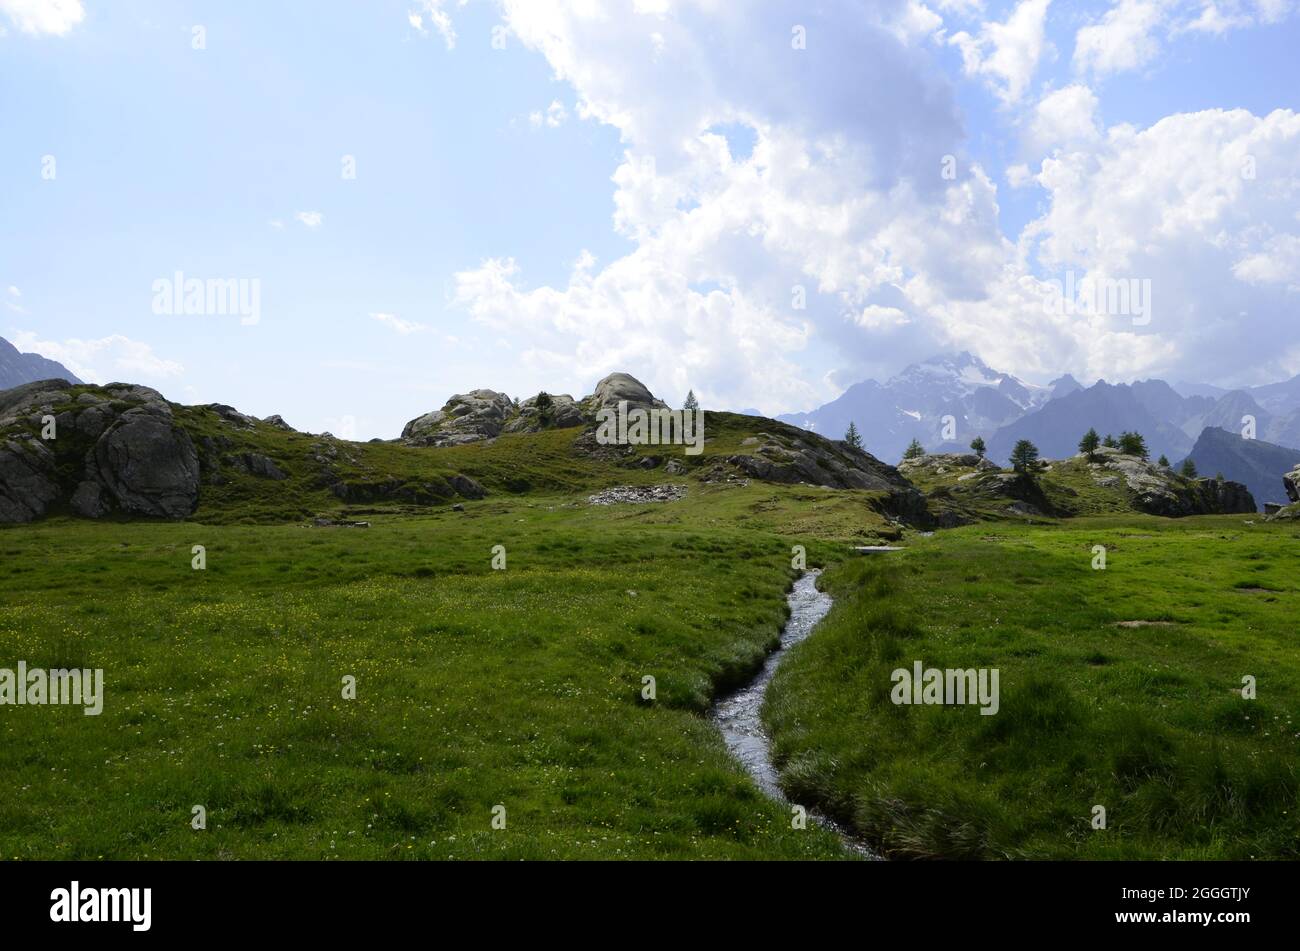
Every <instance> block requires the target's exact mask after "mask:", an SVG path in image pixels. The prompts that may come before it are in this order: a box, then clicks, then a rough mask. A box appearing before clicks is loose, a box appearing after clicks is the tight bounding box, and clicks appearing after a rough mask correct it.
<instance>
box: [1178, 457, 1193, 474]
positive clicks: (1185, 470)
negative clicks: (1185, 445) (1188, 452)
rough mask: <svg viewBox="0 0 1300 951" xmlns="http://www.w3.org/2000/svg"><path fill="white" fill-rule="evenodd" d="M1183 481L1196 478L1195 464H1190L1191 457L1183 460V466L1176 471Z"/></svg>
mask: <svg viewBox="0 0 1300 951" xmlns="http://www.w3.org/2000/svg"><path fill="white" fill-rule="evenodd" d="M1178 471H1179V472H1180V473H1181V474H1182V476H1183V478H1184V479H1195V478H1196V463H1194V462H1192V460H1191V457H1190V456H1189V457H1188V458H1186V459H1184V460H1183V466H1182V468H1181V469H1179V470H1178Z"/></svg>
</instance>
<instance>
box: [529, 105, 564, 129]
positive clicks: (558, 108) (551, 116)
mask: <svg viewBox="0 0 1300 951" xmlns="http://www.w3.org/2000/svg"><path fill="white" fill-rule="evenodd" d="M568 118H569V111H568V110H567V109H565V108H564V103H562V102H560V100H558V99H553V100H551V104H550V105H549V106H547V107H546V111H545V112H542V111H541V110H537V111H535V112H531V113H529V114H528V122H529V124H530V125H531V126H532V127H533V128H534V129H540V128H541V127H542V126H543V125H545V126H547V127H548V128H551V129H556V128H559V127H560V126H562V125H563V124H564V123H565V121H566V120H567V119H568Z"/></svg>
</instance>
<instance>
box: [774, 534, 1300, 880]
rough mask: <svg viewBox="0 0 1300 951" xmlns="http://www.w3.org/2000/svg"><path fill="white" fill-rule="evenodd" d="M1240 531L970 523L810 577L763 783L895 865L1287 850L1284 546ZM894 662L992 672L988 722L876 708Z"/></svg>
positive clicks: (885, 697) (1298, 824) (1298, 687)
mask: <svg viewBox="0 0 1300 951" xmlns="http://www.w3.org/2000/svg"><path fill="white" fill-rule="evenodd" d="M1249 521H1251V520H1250V519H1248V518H1246V517H1243V516H1222V517H1213V518H1195V519H1187V520H1178V521H1170V520H1162V519H1158V518H1153V517H1145V516H1127V517H1117V518H1096V519H1082V520H1076V521H1072V522H1069V523H1064V524H1060V525H1054V526H1027V525H1019V524H1005V523H1004V524H999V525H987V524H985V525H976V526H969V527H967V528H963V529H959V530H956V531H952V532H947V533H940V534H939V535H937V536H935V537H934V538H932V539H925V540H918V541H917V542H916V543H915V544H914V545H913V547H912V548H911V549H910V550H909V551H907V552H905V553H903V554H901V555H895V556H889V557H888V558H874V559H862V560H858V561H853V562H846V563H844V564H842V565H841V566H839V567H838V568H836V569H834V570H832V571H831V572H828V574H827V575H826V576H824V584H826V585H827V586H828V588H829V590H831V591H832V592H833V593H834V594H835V595H836V597H837V598H838V603H837V605H836V607H835V609H834V610H833V612H832V614H831V615H830V616H829V617H828V619H827V620H826V622H824V625H823V627H822V628H821V629H820V630H819V631H818V633H817V634H816V636H814V637H812V638H810V639H809V640H808V641H806V642H804V643H803V644H801V645H800V646H799V647H798V648H796V650H795V651H794V652H793V653H792V655H791V657H789V658H788V659H787V661H786V662H785V663H784V664H783V665H782V667H781V668H780V670H779V672H778V674H777V677H776V679H775V682H774V684H773V687H772V690H771V692H770V693H769V700H768V705H767V708H766V710H765V717H766V719H767V721H768V723H769V726H770V727H771V729H772V730H773V732H774V736H775V748H776V755H777V758H778V762H779V764H780V765H781V768H782V775H783V782H784V783H785V785H786V788H787V789H788V791H789V792H790V794H791V796H792V797H793V798H794V799H795V801H798V802H807V803H817V804H820V805H822V806H823V807H824V808H826V809H828V810H829V811H831V812H833V813H835V814H836V815H838V816H840V817H842V818H843V819H845V820H846V821H847V822H849V823H851V824H852V825H853V826H855V827H856V828H857V829H858V830H859V831H860V832H861V833H862V834H863V835H865V836H866V837H867V838H869V839H871V840H873V841H874V842H876V843H877V844H878V845H879V846H880V847H881V848H882V849H883V850H884V851H885V852H886V853H888V854H890V855H893V856H896V857H920V858H924V857H954V858H1008V857H1017V858H1019V857H1053V858H1059V857H1071V858H1183V859H1190V858H1210V859H1227V858H1234V859H1240V858H1296V857H1298V856H1300V845H1298V843H1300V798H1298V792H1297V790H1298V788H1300V775H1298V770H1300V724H1297V722H1296V718H1297V714H1298V711H1297V706H1298V704H1300V652H1297V649H1296V648H1297V637H1298V635H1297V632H1296V628H1295V618H1296V610H1297V605H1298V604H1300V588H1298V586H1297V581H1296V579H1295V573H1294V567H1295V563H1296V562H1295V552H1296V550H1297V531H1296V528H1295V527H1294V525H1292V526H1290V527H1288V526H1286V525H1266V524H1264V523H1262V522H1257V523H1256V524H1253V525H1252V524H1248V522H1249ZM1094 545H1104V546H1106V547H1107V549H1108V566H1107V568H1106V570H1104V571H1096V570H1093V568H1092V559H1093V552H1092V549H1093V546H1094ZM1134 620H1142V621H1156V622H1164V623H1160V624H1156V625H1152V626H1144V627H1120V626H1117V623H1118V622H1122V621H1134ZM916 660H920V661H922V662H923V663H924V665H925V666H926V667H938V668H971V667H974V668H980V667H993V668H997V669H999V671H1000V679H1001V682H1000V692H1001V710H1000V712H999V713H998V714H996V715H994V716H981V715H980V713H979V711H978V708H976V707H973V706H966V707H956V706H901V705H895V704H893V703H892V702H891V699H890V689H891V687H892V682H891V680H890V673H891V671H892V670H893V669H895V668H897V667H907V668H910V667H911V666H912V664H913V662H914V661H916ZM1245 675H1252V676H1254V677H1256V678H1257V681H1258V698H1257V699H1255V700H1246V699H1243V698H1242V696H1241V693H1240V691H1241V687H1242V677H1243V676H1245ZM1094 805H1102V806H1104V807H1105V808H1106V810H1107V828H1106V829H1105V830H1094V829H1093V828H1092V826H1091V818H1092V808H1093V806H1094Z"/></svg>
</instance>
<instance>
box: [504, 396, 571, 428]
mask: <svg viewBox="0 0 1300 951" xmlns="http://www.w3.org/2000/svg"><path fill="white" fill-rule="evenodd" d="M548 395H549V394H548ZM584 422H586V417H585V416H583V414H582V409H581V407H579V406H578V404H577V403H576V402H575V401H574V399H573V397H572V396H569V395H568V394H567V393H566V394H561V395H560V396H552V397H551V405H550V406H547V407H542V408H539V407H538V405H537V397H536V396H531V397H529V398H528V399H526V400H524V401H523V402H521V403H520V404H519V411H518V412H517V413H516V414H515V417H514V418H513V419H512V420H510V422H508V423H506V427H505V432H508V433H537V432H541V431H542V430H543V429H571V428H573V427H574V426H581V425H582V424H583V423H584Z"/></svg>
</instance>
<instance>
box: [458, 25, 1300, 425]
mask: <svg viewBox="0 0 1300 951" xmlns="http://www.w3.org/2000/svg"><path fill="white" fill-rule="evenodd" d="M909 2H910V0H884V2H881V3H878V4H873V5H869V6H863V5H859V4H849V3H846V4H844V5H838V4H831V3H827V4H825V5H824V9H823V8H822V7H817V8H812V9H810V8H809V7H808V6H807V5H806V4H801V3H794V2H790V3H783V2H781V0H774V2H772V3H766V4H760V5H755V6H753V7H749V8H746V9H744V10H740V9H736V8H735V6H734V5H732V4H725V5H724V4H720V3H716V2H713V0H679V2H675V3H671V4H670V3H667V2H664V3H663V4H661V5H660V6H658V7H656V8H655V12H654V13H653V14H650V13H645V12H641V11H640V9H639V8H638V7H637V6H636V5H635V3H634V2H633V0H627V2H625V3H623V4H621V5H618V6H617V7H614V8H611V7H605V6H601V7H597V6H595V5H586V4H580V5H575V4H563V3H560V2H558V0H527V2H524V0H503V10H504V15H505V19H506V21H507V23H508V25H509V26H510V28H511V30H512V32H513V33H514V35H515V36H517V37H518V38H519V40H520V42H521V43H522V44H523V45H524V46H525V47H528V48H531V49H534V50H537V51H538V52H540V53H542V55H544V56H545V57H546V59H547V61H548V62H549V64H550V65H551V68H552V69H553V71H554V72H555V74H556V76H557V77H558V78H559V79H561V80H563V81H566V82H568V83H569V84H570V85H571V86H572V88H573V90H574V93H575V97H576V103H577V105H576V107H575V111H576V112H578V114H581V115H586V116H590V117H592V118H595V119H597V120H598V121H601V122H603V123H606V124H608V125H611V126H613V127H615V128H616V129H617V130H618V132H619V134H620V136H621V139H622V141H623V145H624V156H623V161H622V163H621V164H620V165H619V166H618V168H617V169H615V170H614V174H613V176H612V178H613V183H614V196H613V199H614V200H613V205H614V225H615V229H616V230H617V232H618V233H619V234H621V235H623V236H624V237H626V238H627V239H629V240H630V241H631V242H632V244H633V249H632V250H631V251H630V252H628V253H627V254H625V255H624V256H622V257H621V258H617V259H615V260H612V261H610V262H608V263H602V264H601V265H600V266H599V267H597V265H596V264H595V262H594V261H590V260H585V259H582V260H580V261H579V263H578V264H576V265H575V266H574V268H573V270H572V272H571V273H570V274H569V276H568V278H567V280H564V281H560V282H558V283H557V284H556V285H555V286H537V285H535V284H530V283H529V282H528V281H527V280H526V277H525V276H526V274H527V271H528V262H527V261H518V262H517V261H515V260H513V259H512V258H511V257H510V254H511V253H512V252H513V251H514V250H515V249H514V248H512V247H510V246H509V245H503V246H502V248H501V250H500V253H499V254H498V255H497V256H495V257H494V258H492V259H490V260H486V261H483V262H482V263H481V264H480V266H478V267H476V268H471V269H469V270H466V271H464V272H462V273H460V274H458V275H457V276H456V294H455V302H456V303H457V304H458V305H460V306H461V307H463V308H465V309H466V310H467V311H468V313H469V314H470V316H471V317H472V318H473V319H474V320H475V321H476V322H478V323H480V324H482V325H483V326H485V327H486V328H488V329H489V330H491V331H492V333H493V334H494V335H495V336H496V337H497V338H498V339H502V340H505V341H508V343H507V344H503V346H509V347H511V348H513V349H514V350H515V351H516V352H517V353H518V354H519V360H520V362H521V363H522V365H523V366H524V367H526V368H527V369H530V370H533V371H535V374H534V375H536V376H539V377H542V378H545V379H548V380H553V381H555V383H556V384H557V385H562V386H563V387H566V388H569V389H571V390H574V391H577V390H581V389H582V388H584V387H589V386H590V385H591V383H592V381H593V380H594V379H595V378H597V377H599V376H600V375H602V374H603V373H606V372H609V371H611V370H620V369H623V370H631V371H633V372H636V373H637V374H638V375H640V376H642V377H643V379H644V382H646V383H647V385H649V386H650V387H651V388H652V389H654V390H656V391H660V392H665V393H673V392H685V390H686V388H687V387H688V386H693V387H696V389H697V392H698V391H700V390H707V391H708V392H709V393H710V394H711V397H712V398H713V399H714V400H716V401H718V402H719V403H720V404H728V405H735V406H763V407H770V408H776V407H780V408H782V409H790V408H796V407H807V406H809V405H813V404H815V403H819V402H824V401H825V400H826V399H827V398H829V397H831V396H834V395H836V391H835V387H837V385H838V384H837V383H836V381H837V380H839V381H842V380H844V379H850V378H852V376H858V377H859V378H860V376H861V372H860V371H861V367H862V366H864V365H869V364H870V363H871V362H872V361H875V360H878V359H880V358H879V356H878V354H879V353H880V350H881V348H880V347H879V344H880V342H881V341H882V339H884V338H886V337H887V338H888V342H889V348H888V352H889V355H890V356H889V359H890V361H891V363H892V362H895V361H901V360H905V359H912V358H921V357H925V356H929V355H930V354H932V353H933V352H935V351H936V350H939V349H945V348H965V349H971V350H974V351H976V352H978V353H980V354H981V356H983V357H984V358H985V359H987V360H988V361H989V362H990V363H991V364H992V365H995V366H1005V367H1014V368H1015V369H1016V370H1017V371H1018V372H1021V373H1023V374H1026V375H1028V376H1031V377H1032V376H1034V375H1036V374H1041V375H1043V376H1048V375H1051V376H1055V375H1057V374H1058V373H1060V372H1062V371H1063V370H1070V371H1072V372H1074V373H1076V375H1080V376H1090V377H1092V378H1096V377H1098V376H1106V377H1107V378H1110V379H1115V378H1124V377H1130V376H1134V375H1139V374H1144V373H1152V372H1163V371H1166V370H1170V368H1176V370H1173V371H1171V372H1178V373H1179V375H1181V376H1183V377H1184V378H1193V377H1198V376H1199V377H1202V378H1207V379H1210V378H1222V377H1223V374H1224V372H1225V369H1224V368H1225V367H1227V366H1235V367H1259V368H1260V371H1259V372H1261V373H1262V374H1265V375H1274V376H1276V375H1277V373H1278V372H1279V370H1280V368H1281V363H1280V362H1277V363H1276V365H1274V366H1270V367H1265V366H1263V361H1261V360H1260V354H1259V352H1258V349H1259V347H1258V344H1259V341H1260V340H1262V339H1268V338H1269V337H1270V336H1274V335H1276V334H1277V333H1279V332H1282V328H1285V327H1286V326H1287V325H1286V323H1285V321H1286V320H1287V319H1288V315H1289V314H1290V313H1293V306H1292V305H1293V304H1294V299H1293V298H1292V299H1291V300H1289V301H1288V300H1287V298H1286V296H1285V295H1286V294H1287V293H1288V291H1287V287H1288V286H1289V282H1290V281H1291V276H1290V275H1291V272H1290V271H1289V270H1288V269H1287V265H1286V260H1287V258H1286V257H1285V256H1286V255H1287V254H1288V253H1290V249H1291V247H1292V246H1291V245H1290V244H1288V243H1287V240H1286V239H1285V237H1283V238H1280V239H1279V236H1285V235H1291V234H1294V233H1296V232H1297V231H1300V220H1298V219H1297V217H1296V214H1297V203H1298V196H1300V167H1298V165H1297V163H1300V149H1297V148H1296V143H1297V139H1296V138H1295V135H1296V133H1295V132H1294V131H1293V130H1292V125H1293V124H1294V123H1295V122H1296V121H1297V119H1296V117H1295V116H1294V114H1292V113H1289V112H1278V113H1274V114H1273V115H1271V116H1269V117H1266V118H1263V119H1261V118H1257V117H1254V116H1251V115H1250V114H1249V113H1245V112H1237V113H1198V114H1195V115H1192V116H1173V117H1170V118H1169V119H1166V120H1165V121H1164V122H1162V123H1157V124H1156V125H1155V126H1153V127H1152V128H1150V129H1145V130H1139V129H1134V128H1131V127H1128V126H1116V127H1113V128H1110V129H1106V128H1104V127H1103V125H1102V123H1101V119H1100V117H1099V107H1098V103H1097V97H1096V95H1095V94H1094V93H1093V92H1092V90H1091V89H1089V88H1088V87H1087V86H1085V85H1083V84H1076V85H1071V86H1067V87H1065V88H1063V89H1058V90H1052V91H1050V92H1048V93H1047V94H1046V95H1044V96H1042V98H1041V100H1039V101H1037V102H1036V103H1035V106H1034V108H1033V109H1032V110H1031V111H1030V112H1028V113H1027V114H1026V115H1025V116H1024V117H1023V120H1022V121H1023V131H1024V133H1025V136H1026V140H1027V142H1028V141H1032V142H1033V143H1034V144H1035V145H1036V147H1037V148H1039V149H1041V151H1039V152H1037V153H1036V154H1035V155H1034V156H1033V158H1034V159H1035V161H1034V162H1033V169H1032V171H1031V167H1030V165H1029V164H1019V165H1013V166H1012V167H1011V168H1010V169H1008V171H1007V175H1008V181H1009V182H1010V183H1011V184H1012V185H1013V187H1014V186H1017V185H1025V184H1028V183H1029V182H1030V181H1034V182H1037V183H1038V184H1039V185H1040V186H1041V187H1042V188H1043V189H1044V192H1045V201H1046V204H1045V207H1046V211H1043V212H1042V213H1041V215H1040V217H1039V218H1037V219H1036V220H1034V221H1032V222H1031V223H1030V224H1029V225H1028V226H1027V227H1026V229H1025V231H1024V233H1023V234H1022V235H1021V237H1020V239H1019V241H1017V242H1013V241H1008V240H1007V239H1006V238H1004V237H1003V236H1002V233H1001V229H1000V222H999V207H998V192H997V188H996V186H995V185H994V183H993V181H992V180H991V179H990V178H989V176H988V175H986V174H985V172H984V170H983V169H981V168H979V167H978V166H977V165H972V164H971V163H970V162H969V161H968V160H967V159H965V158H964V157H963V158H960V159H959V162H958V167H959V169H960V171H961V175H960V176H959V178H958V180H956V181H947V180H944V179H942V178H941V176H940V168H941V160H942V157H943V156H944V155H947V154H953V155H960V151H961V150H960V141H961V137H962V130H961V128H960V125H959V122H958V119H957V114H956V110H955V107H954V106H953V104H952V96H951V90H950V88H949V87H948V85H947V84H946V82H944V81H942V80H940V79H937V78H936V77H935V75H934V73H933V64H932V62H931V61H930V60H929V58H927V56H925V55H924V54H923V53H922V52H919V51H918V50H917V48H916V46H914V45H912V44H910V43H909V42H907V41H906V39H905V36H906V35H907V31H906V30H904V29H901V28H900V27H899V24H900V23H902V22H906V20H907V18H908V17H909V16H910V15H911V14H910V12H909ZM1046 9H1047V3H1046V0H1041V2H1040V3H1038V4H1034V3H1028V4H1026V3H1021V4H1020V5H1019V6H1018V7H1017V8H1016V12H1015V13H1013V14H1012V16H1011V17H1010V18H1009V19H1008V20H1007V21H1006V23H1004V24H994V26H997V27H1001V28H1003V29H1002V31H998V30H987V31H986V29H981V31H980V36H981V39H980V40H972V41H970V42H972V43H974V44H975V46H974V52H975V53H976V54H977V62H976V64H975V66H976V75H978V76H980V77H981V78H982V79H984V80H986V81H991V82H995V84H996V86H997V88H999V89H1001V90H1002V91H1003V93H1004V98H1006V99H1007V100H1008V101H1010V100H1011V99H1012V98H1020V99H1023V98H1024V97H1025V96H1026V94H1027V92H1028V91H1029V89H1030V87H1031V85H1032V80H1033V76H1034V70H1035V67H1036V65H1037V62H1038V60H1039V58H1041V56H1042V55H1044V54H1045V52H1046V51H1047V49H1048V47H1047V46H1046V41H1045V40H1043V39H1042V22H1043V16H1044V15H1045V11H1046ZM790 23H800V24H802V25H804V26H806V28H807V37H808V49H807V50H806V51H802V52H800V51H792V50H790V49H789V48H788V47H789V24H790ZM988 26H989V25H988V24H985V28H987V27H988ZM651 33H657V34H659V35H661V36H662V37H663V43H662V44H660V45H659V46H657V47H656V46H655V45H654V44H651V43H648V42H647V41H646V37H647V36H649V35H650V34H651ZM719 35H727V36H729V37H731V39H732V42H729V43H727V44H717V43H714V42H711V41H710V38H711V37H716V36H719ZM917 42H918V43H923V42H925V40H918V41H917ZM1000 50H1006V51H1012V50H1015V51H1017V52H1015V53H1012V52H1005V53H1004V54H1003V55H999V51H1000ZM814 53H815V55H813V54H814ZM783 56H795V57H801V56H806V57H807V58H806V59H803V60H798V62H799V64H800V65H799V67H798V68H797V69H783V68H781V69H779V68H774V66H773V63H780V62H781V60H780V57H783ZM990 64H992V65H990ZM885 88H888V89H889V90H890V95H889V96H863V95H861V90H863V89H885ZM726 124H741V125H745V126H748V127H749V128H750V129H751V130H752V131H753V135H754V140H755V141H754V145H753V149H752V152H751V153H750V154H749V155H748V156H747V157H746V158H744V159H743V160H740V161H737V160H736V159H734V158H733V157H732V155H731V153H730V150H729V149H728V147H727V143H726V140H725V139H724V137H723V136H722V135H719V134H716V133H715V132H712V131H710V130H714V129H716V128H717V127H719V126H721V125H726ZM1045 154H1046V155H1048V156H1049V157H1048V158H1047V159H1046V160H1042V156H1043V155H1045ZM1247 154H1251V155H1255V156H1256V157H1257V158H1258V168H1259V170H1260V172H1259V175H1258V178H1257V179H1256V180H1254V181H1250V180H1248V179H1246V178H1244V177H1243V176H1242V175H1241V168H1242V164H1243V163H1244V162H1245V157H1246V155H1247ZM1275 239H1276V240H1275ZM1065 269H1070V270H1073V271H1074V272H1076V273H1077V275H1078V276H1079V277H1080V278H1102V277H1107V276H1111V277H1116V278H1118V277H1133V278H1138V279H1143V278H1147V279H1150V280H1151V282H1152V286H1153V301H1152V306H1153V315H1152V321H1151V323H1150V325H1146V326H1142V325H1137V324H1135V323H1134V321H1133V319H1132V317H1124V316H1123V315H1108V314H1105V313H1101V314H1084V315H1073V314H1067V313H1055V312H1051V311H1049V310H1048V309H1047V308H1045V306H1044V303H1045V297H1046V296H1047V294H1048V291H1049V289H1050V285H1049V284H1048V283H1046V282H1047V281H1048V280H1049V279H1052V278H1057V277H1060V276H1061V274H1062V271H1063V270H1065ZM800 289H801V291H800ZM1242 295H1244V296H1242ZM800 296H802V297H803V298H805V299H806V304H807V306H806V309H800V308H799V307H798V304H797V303H795V301H796V300H798V298H799V297H800ZM1239 298H1240V301H1244V303H1245V307H1244V308H1243V307H1242V306H1237V304H1235V303H1234V302H1235V301H1238V299H1239ZM1288 307H1289V308H1290V309H1288ZM1242 309H1245V310H1247V311H1248V313H1249V316H1248V317H1247V318H1244V319H1243V318H1240V317H1239V316H1238V313H1239V311H1241V310H1242ZM1221 357H1222V359H1221ZM1282 359H1283V356H1282V355H1278V356H1277V357H1276V360H1277V361H1281V360H1282ZM819 361H820V362H819ZM832 362H833V363H834V364H838V366H836V367H834V369H836V370H842V371H846V372H845V373H827V372H826V371H827V370H830V369H832V367H831V366H830V365H829V364H830V363H832ZM845 364H848V365H849V366H848V367H847V368H846V367H845ZM896 368H897V367H896V366H894V367H891V368H890V369H891V370H892V369H896ZM1295 370H1300V366H1297V367H1295V368H1294V370H1293V371H1292V372H1294V371H1295ZM849 374H851V375H849Z"/></svg>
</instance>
